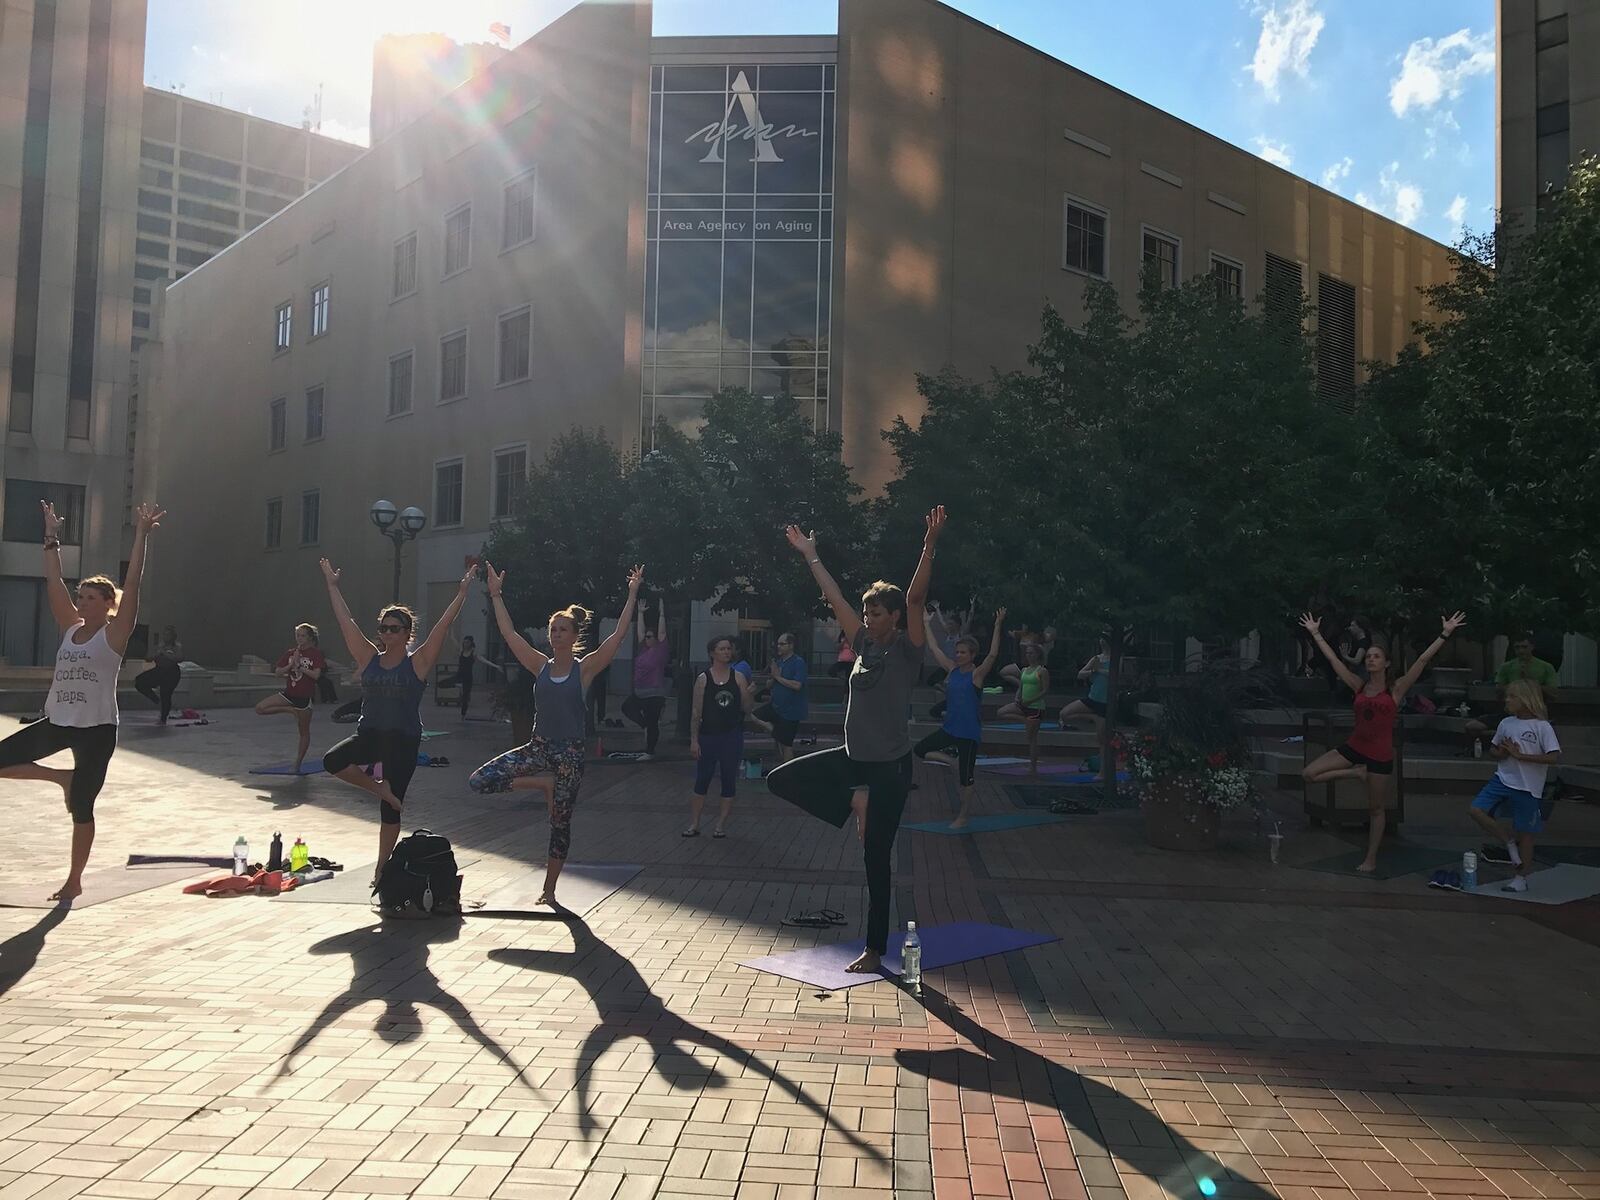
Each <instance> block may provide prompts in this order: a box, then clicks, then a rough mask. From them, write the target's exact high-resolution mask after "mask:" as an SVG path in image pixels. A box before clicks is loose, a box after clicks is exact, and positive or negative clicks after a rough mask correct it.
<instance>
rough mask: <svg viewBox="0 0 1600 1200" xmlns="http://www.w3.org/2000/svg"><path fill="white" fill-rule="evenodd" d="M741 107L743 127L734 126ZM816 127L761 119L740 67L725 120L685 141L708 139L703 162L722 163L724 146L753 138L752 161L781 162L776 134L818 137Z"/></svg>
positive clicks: (730, 92) (725, 113) (754, 95)
mask: <svg viewBox="0 0 1600 1200" xmlns="http://www.w3.org/2000/svg"><path fill="white" fill-rule="evenodd" d="M735 106H737V107H738V109H739V111H740V113H741V114H742V115H743V117H744V128H742V129H735V128H734V125H733V110H734V108H735ZM816 136H817V131H816V130H815V129H806V128H803V127H802V126H799V125H794V124H789V125H784V126H782V127H779V126H776V125H768V124H767V123H766V122H765V121H764V120H762V119H761V105H760V104H759V103H758V102H757V100H756V94H755V91H754V90H753V89H752V88H751V87H750V81H749V80H748V79H747V78H745V73H744V72H743V71H740V72H739V73H738V74H737V75H735V76H734V77H733V83H732V84H731V85H729V87H728V106H727V108H726V109H724V110H723V113H722V120H721V121H713V122H712V123H711V124H710V125H707V126H705V127H704V128H703V129H697V130H695V131H694V132H693V133H691V134H690V135H689V136H688V137H686V138H684V139H683V140H684V142H685V143H689V142H706V143H708V144H709V146H710V149H709V150H707V151H706V154H705V157H704V158H702V159H701V160H700V161H701V162H703V163H719V162H721V161H722V155H723V148H724V147H725V146H726V145H727V144H728V143H729V142H732V141H736V140H737V141H744V142H754V143H755V144H756V153H755V157H754V158H753V159H751V161H752V162H764V163H781V162H782V161H783V158H782V156H781V155H779V153H778V151H777V149H776V147H774V146H773V144H772V139H773V138H778V137H816Z"/></svg>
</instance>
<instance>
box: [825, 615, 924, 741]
mask: <svg viewBox="0 0 1600 1200" xmlns="http://www.w3.org/2000/svg"><path fill="white" fill-rule="evenodd" d="M851 646H852V648H853V649H854V650H855V652H856V661H855V666H854V667H853V668H852V669H851V671H850V694H849V699H848V700H847V701H846V703H845V709H844V749H845V753H846V754H848V755H849V756H850V757H851V758H853V759H855V760H856V761H858V762H893V761H895V760H896V759H900V758H904V757H905V756H906V755H908V754H910V753H911V733H910V731H909V728H908V723H909V721H910V712H909V709H910V707H911V689H912V688H913V687H914V686H915V685H916V682H917V677H918V673H919V671H920V669H921V667H922V647H921V646H914V645H912V643H911V639H910V638H909V637H907V636H906V634H905V631H904V630H902V631H901V632H899V633H897V634H896V635H895V638H894V640H893V641H892V642H890V643H888V644H887V645H881V644H879V643H878V642H874V641H873V640H872V639H871V638H869V637H868V636H867V631H866V629H865V628H863V629H860V630H857V631H856V636H855V640H854V641H853V642H852V643H851Z"/></svg>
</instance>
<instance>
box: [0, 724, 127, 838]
mask: <svg viewBox="0 0 1600 1200" xmlns="http://www.w3.org/2000/svg"><path fill="white" fill-rule="evenodd" d="M63 750H71V751H72V786H71V787H70V788H69V789H68V791H67V807H69V808H70V809H72V821H73V824H75V825H92V824H93V823H94V802H95V798H96V797H97V796H99V795H100V789H101V788H103V787H104V786H105V784H106V768H107V767H108V766H110V765H111V756H112V755H113V754H115V753H116V752H117V727H116V726H115V725H89V726H86V727H85V728H82V729H78V728H73V727H71V726H67V725H52V724H51V723H50V722H49V721H35V722H34V723H33V724H32V725H29V726H27V727H26V728H25V729H23V730H22V731H21V732H19V733H13V734H12V735H11V736H10V737H8V738H7V739H6V740H5V741H3V742H0V767H20V766H22V765H23V764H24V763H36V762H38V761H39V760H40V759H41V758H49V757H50V756H51V755H52V754H59V753H60V752H61V751H63Z"/></svg>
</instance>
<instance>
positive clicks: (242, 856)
mask: <svg viewBox="0 0 1600 1200" xmlns="http://www.w3.org/2000/svg"><path fill="white" fill-rule="evenodd" d="M249 867H250V843H249V842H247V841H245V840H244V834H242V833H241V834H240V835H239V840H238V841H236V842H235V843H234V844H233V873H234V874H235V875H243V874H244V873H245V871H246V870H248V869H249Z"/></svg>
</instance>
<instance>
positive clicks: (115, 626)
mask: <svg viewBox="0 0 1600 1200" xmlns="http://www.w3.org/2000/svg"><path fill="white" fill-rule="evenodd" d="M166 515H167V514H166V513H165V512H163V511H162V510H161V509H159V508H157V507H156V506H155V505H154V504H141V505H139V507H138V508H137V509H136V510H135V511H134V514H133V551H132V553H130V554H129V555H128V574H127V576H126V577H125V578H124V579H123V581H122V599H121V600H120V601H119V602H118V603H117V613H116V615H115V616H114V617H112V618H111V623H110V624H109V625H108V626H107V627H106V644H107V645H108V646H110V647H111V648H112V649H113V650H115V651H116V652H117V653H118V654H126V653H127V652H128V639H129V638H130V637H132V636H133V627H134V626H135V625H137V624H138V623H139V585H140V584H141V583H143V582H144V555H145V550H146V548H147V547H148V545H149V542H150V533H151V531H152V530H154V529H157V528H159V527H160V525H161V518H162V517H164V516H166ZM47 557H48V556H47ZM60 562H61V560H60V559H59V558H57V559H56V564H57V566H58V567H59V566H60Z"/></svg>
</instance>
